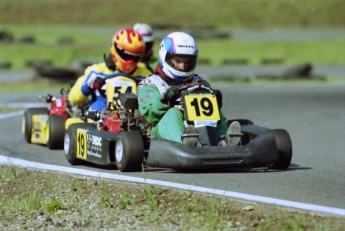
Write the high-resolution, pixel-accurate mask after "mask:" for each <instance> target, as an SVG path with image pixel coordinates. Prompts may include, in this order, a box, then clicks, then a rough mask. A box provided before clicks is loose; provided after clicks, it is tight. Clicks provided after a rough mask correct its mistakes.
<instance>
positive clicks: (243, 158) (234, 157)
mask: <svg viewBox="0 0 345 231" xmlns="http://www.w3.org/2000/svg"><path fill="white" fill-rule="evenodd" d="M242 132H243V133H244V135H246V136H247V137H248V136H249V135H250V136H252V137H255V138H254V139H252V140H250V141H249V142H248V143H247V144H245V145H240V146H234V147H230V146H227V147H218V146H205V147H190V146H186V145H183V144H180V143H177V142H172V141H168V140H163V139H152V140H151V145H150V150H149V153H148V157H147V160H146V164H147V165H149V166H153V167H164V168H173V169H179V170H182V169H188V170H199V169H214V168H216V169H217V168H218V169H219V168H236V167H256V166H266V165H267V164H270V163H273V162H275V161H277V160H278V158H279V155H278V149H277V146H276V143H275V140H274V137H273V135H272V134H271V133H270V132H269V130H268V129H265V128H262V127H259V126H257V125H245V126H243V128H242Z"/></svg>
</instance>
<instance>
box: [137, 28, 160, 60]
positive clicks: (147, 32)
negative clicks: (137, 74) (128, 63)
mask: <svg viewBox="0 0 345 231" xmlns="http://www.w3.org/2000/svg"><path fill="white" fill-rule="evenodd" d="M133 29H134V30H135V31H137V32H138V33H139V34H140V35H141V37H143V39H144V42H145V52H144V57H143V61H148V60H149V59H150V57H151V56H152V54H153V43H154V40H155V39H154V37H153V33H152V28H151V27H150V26H149V25H148V24H146V23H136V24H134V25H133Z"/></svg>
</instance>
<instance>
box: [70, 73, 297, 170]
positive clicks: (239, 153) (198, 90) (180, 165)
mask: <svg viewBox="0 0 345 231" xmlns="http://www.w3.org/2000/svg"><path fill="white" fill-rule="evenodd" d="M106 85H107V100H108V102H109V105H108V107H107V108H106V109H104V110H103V111H101V112H98V111H96V112H89V113H88V114H89V115H87V116H88V117H89V118H92V119H94V120H95V121H97V122H96V123H95V124H90V123H84V124H80V123H79V124H73V125H71V126H69V128H68V129H67V130H66V135H65V141H64V151H65V154H66V157H67V160H68V161H69V162H70V163H71V164H72V165H73V164H78V163H81V162H80V161H81V160H83V161H86V162H91V163H95V164H98V165H114V166H116V167H117V168H118V169H119V170H120V171H140V170H142V169H143V166H151V167H163V168H171V169H175V170H202V169H220V168H236V167H250V168H251V167H268V168H272V169H280V170H285V169H287V168H288V167H289V165H290V162H291V158H292V144H291V139H290V136H289V134H288V132H287V131H286V130H284V129H268V128H264V127H261V126H258V125H255V124H254V123H253V122H252V121H250V120H245V119H240V120H237V121H238V122H239V123H240V124H241V126H242V131H241V134H240V135H238V136H239V138H240V142H239V145H237V146H226V147H219V146H218V142H217V139H216V127H215V124H217V121H218V120H219V119H220V112H219V111H220V110H219V107H218V101H217V97H216V95H215V94H214V93H213V91H212V90H211V89H209V88H207V87H204V86H201V85H195V86H189V87H186V88H184V89H181V98H182V100H180V101H178V102H177V104H179V105H178V107H180V108H181V110H183V112H184V116H185V119H186V121H187V122H188V123H190V124H194V125H195V127H196V128H197V131H198V132H197V133H195V134H186V135H183V136H182V137H181V143H177V142H173V141H169V140H164V139H159V138H152V137H151V126H150V125H149V124H148V123H147V122H146V121H145V119H144V118H143V117H142V116H140V113H139V111H138V100H137V97H136V91H137V89H136V81H135V80H133V79H132V78H131V77H130V76H127V77H126V76H116V77H114V78H109V79H108V80H107V81H106ZM108 90H109V91H108ZM114 93H115V94H114ZM170 106H176V105H170ZM231 122H232V121H228V124H230V123H231ZM229 135H230V134H229ZM188 136H189V137H190V136H194V137H197V138H198V141H199V142H198V145H197V146H195V147H191V146H188V145H185V144H183V143H184V142H183V139H185V138H186V137H188Z"/></svg>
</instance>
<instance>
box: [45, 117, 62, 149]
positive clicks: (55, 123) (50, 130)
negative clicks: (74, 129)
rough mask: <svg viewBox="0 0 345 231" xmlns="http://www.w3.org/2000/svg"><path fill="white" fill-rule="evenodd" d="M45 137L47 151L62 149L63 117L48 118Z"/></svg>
mask: <svg viewBox="0 0 345 231" xmlns="http://www.w3.org/2000/svg"><path fill="white" fill-rule="evenodd" d="M46 136H47V137H46V140H47V147H48V148H49V149H62V148H63V147H64V136H65V117H63V116H49V118H48V126H47V131H46Z"/></svg>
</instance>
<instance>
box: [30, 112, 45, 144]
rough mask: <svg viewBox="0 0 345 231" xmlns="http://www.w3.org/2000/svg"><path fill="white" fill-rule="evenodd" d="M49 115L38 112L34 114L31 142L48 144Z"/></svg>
mask: <svg viewBox="0 0 345 231" xmlns="http://www.w3.org/2000/svg"><path fill="white" fill-rule="evenodd" d="M48 119H49V115H44V114H37V115H33V116H32V124H33V126H32V132H31V143H33V144H47V139H46V137H47V126H48Z"/></svg>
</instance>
